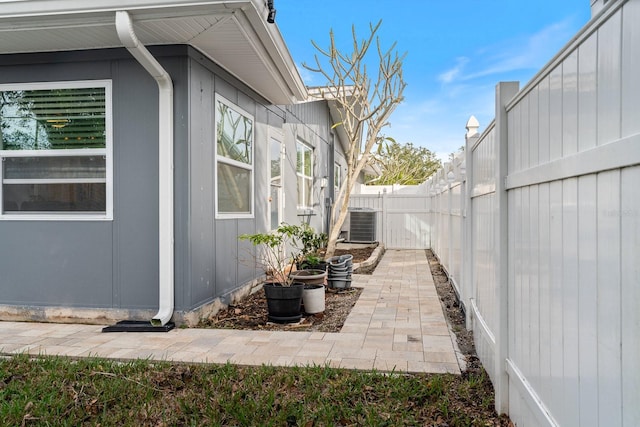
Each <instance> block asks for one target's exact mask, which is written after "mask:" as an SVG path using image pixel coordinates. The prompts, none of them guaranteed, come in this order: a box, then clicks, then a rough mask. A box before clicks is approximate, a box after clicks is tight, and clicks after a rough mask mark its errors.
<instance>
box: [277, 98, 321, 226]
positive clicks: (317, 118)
mask: <svg viewBox="0 0 640 427" xmlns="http://www.w3.org/2000/svg"><path fill="white" fill-rule="evenodd" d="M283 108H285V109H286V111H287V115H286V124H285V134H286V136H285V140H286V141H287V150H286V151H287V162H288V163H289V164H290V165H292V167H291V168H289V170H288V173H289V176H287V179H286V180H285V191H286V199H287V201H288V202H287V206H286V214H285V218H288V221H289V222H292V223H299V222H301V221H303V220H305V221H309V224H310V225H311V226H312V227H313V228H314V229H316V230H320V231H325V232H327V231H328V230H327V229H326V221H325V218H326V215H327V212H326V210H327V209H326V205H325V202H326V198H327V197H332V194H333V190H332V188H331V187H330V186H329V177H331V176H332V175H333V165H332V164H331V163H330V158H331V155H330V153H331V150H332V144H331V132H330V130H331V126H332V125H333V123H332V122H331V119H330V116H329V108H328V106H327V103H326V102H324V101H314V102H306V103H302V104H296V105H290V106H284V107H283ZM297 141H302V142H304V143H305V144H307V145H309V146H311V147H312V148H313V177H314V179H313V190H312V197H311V200H312V212H311V213H312V215H311V216H309V217H305V216H301V214H303V213H305V212H302V211H300V210H298V209H297V203H296V202H297V187H296V185H295V182H296V170H295V167H296V143H297ZM323 178H326V179H327V185H326V187H324V188H321V182H322V179H323ZM288 183H292V185H287V184H288ZM289 201H290V202H289Z"/></svg>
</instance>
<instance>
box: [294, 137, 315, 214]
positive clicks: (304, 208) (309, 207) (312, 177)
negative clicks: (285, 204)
mask: <svg viewBox="0 0 640 427" xmlns="http://www.w3.org/2000/svg"><path fill="white" fill-rule="evenodd" d="M298 145H301V146H302V147H304V148H306V149H308V150H310V151H311V175H309V176H307V175H304V174H303V173H300V172H298V166H297V156H298ZM313 152H314V150H313V147H312V146H311V145H309V144H307V143H306V142H304V141H302V140H301V139H297V140H296V178H297V177H302V178H303V179H306V178H311V196H313V185H314V181H315V179H314V176H313ZM303 159H304V156H303ZM302 169H303V171H304V165H303V167H302ZM296 182H297V180H296ZM303 190H304V188H303ZM305 196H306V194H305ZM303 199H306V197H303ZM299 202H300V200H296V205H297V208H298V210H305V211H306V210H310V209H313V204H312V205H311V206H304V205H300V204H299ZM312 203H313V202H312Z"/></svg>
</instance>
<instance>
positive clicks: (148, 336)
mask: <svg viewBox="0 0 640 427" xmlns="http://www.w3.org/2000/svg"><path fill="white" fill-rule="evenodd" d="M352 286H358V287H362V288H364V290H363V292H362V294H361V295H360V298H359V300H358V302H357V304H356V305H355V306H354V308H353V309H352V311H351V313H350V314H349V316H348V318H347V320H346V322H345V324H344V327H343V328H342V330H341V331H340V332H339V333H324V332H280V331H275V332H274V331H245V330H228V329H225V330H223V329H174V330H172V331H170V332H168V333H157V332H156V333H140V332H136V333H117V332H115V333H102V332H101V330H102V326H96V325H78V324H51V323H26V322H0V353H2V354H16V353H29V354H36V355H37V354H47V355H65V356H74V357H90V356H98V357H107V358H117V359H124V360H127V359H136V358H145V359H146V358H149V359H156V360H171V361H184V362H205V363H207V362H208V363H211V362H213V363H225V362H227V361H229V362H231V363H237V364H243V365H261V364H271V365H278V366H290V365H312V364H316V365H324V364H329V365H331V366H336V367H342V368H349V369H367V370H368V369H377V370H381V371H390V370H395V371H402V372H432V373H445V372H451V373H460V368H459V366H458V362H457V357H456V353H455V351H454V345H453V341H452V340H455V337H454V336H452V335H451V334H450V332H449V328H448V325H447V323H446V321H445V318H444V315H443V312H442V307H441V305H440V301H439V299H438V295H437V293H436V289H435V286H434V283H433V278H432V276H431V272H430V270H429V264H428V261H427V258H426V256H425V253H424V251H422V250H402V251H397V250H387V251H386V253H385V254H384V256H383V258H382V260H381V261H380V264H378V267H377V268H376V270H375V272H374V274H373V275H354V276H353V282H352Z"/></svg>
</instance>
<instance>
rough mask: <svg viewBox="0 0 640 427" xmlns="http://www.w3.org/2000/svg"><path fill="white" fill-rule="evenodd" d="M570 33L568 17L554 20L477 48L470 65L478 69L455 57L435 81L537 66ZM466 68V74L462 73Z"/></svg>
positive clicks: (571, 31)
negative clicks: (528, 32)
mask: <svg viewBox="0 0 640 427" xmlns="http://www.w3.org/2000/svg"><path fill="white" fill-rule="evenodd" d="M572 34H573V30H572V27H571V19H570V18H568V19H565V20H564V21H560V22H556V23H553V24H551V25H549V26H547V27H545V28H543V29H541V30H540V31H538V32H537V33H534V34H531V35H529V36H527V37H518V38H514V39H510V40H507V41H506V42H504V43H501V44H499V45H493V46H488V47H485V48H483V49H481V50H479V51H478V52H477V53H476V56H475V57H474V58H473V64H478V65H480V66H481V67H479V68H476V69H471V70H469V68H470V67H466V65H467V63H469V62H471V59H469V58H466V57H463V58H458V59H457V64H456V66H455V67H453V68H452V69H450V70H447V71H445V72H443V73H441V74H440V75H439V76H438V80H439V81H441V82H443V83H445V84H451V83H454V82H456V81H469V80H475V79H478V78H481V77H487V76H492V75H496V74H505V73H510V72H515V71H522V70H537V69H540V68H541V67H542V66H543V65H544V64H545V63H546V62H547V61H549V60H550V59H551V58H552V57H553V55H555V53H556V52H557V51H558V48H560V47H561V46H559V43H564V42H566V41H568V40H569V39H570V37H571V36H572ZM465 70H467V73H466V74H465V73H463V71H465Z"/></svg>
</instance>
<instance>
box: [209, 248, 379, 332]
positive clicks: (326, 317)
mask: <svg viewBox="0 0 640 427" xmlns="http://www.w3.org/2000/svg"><path fill="white" fill-rule="evenodd" d="M374 249H375V246H372V247H365V248H351V249H338V250H336V252H335V255H336V256H337V255H345V254H351V255H353V262H354V263H360V262H363V261H366V260H367V259H369V257H370V256H371V254H372V253H373V251H374ZM369 274H370V272H369ZM361 293H362V288H357V287H352V288H349V289H346V290H340V291H336V290H332V289H327V291H326V294H325V311H324V313H320V314H316V315H304V313H303V315H304V316H305V317H303V319H302V321H300V322H299V323H293V324H278V323H271V322H268V321H267V300H266V298H265V296H264V292H263V291H262V290H259V291H257V292H255V293H253V294H252V295H249V296H248V297H246V298H244V299H243V300H241V301H238V302H236V303H235V304H233V305H230V306H229V307H227V308H226V309H224V310H221V311H219V312H218V313H216V314H215V315H214V316H212V317H210V318H208V319H204V320H202V321H201V322H200V324H199V325H198V327H199V328H218V329H251V330H261V331H314V332H339V331H340V329H342V326H343V325H344V322H345V320H346V319H347V316H348V315H349V312H350V311H351V308H352V307H353V306H354V305H355V304H356V302H357V301H358V298H359V297H360V294H361Z"/></svg>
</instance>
